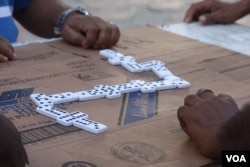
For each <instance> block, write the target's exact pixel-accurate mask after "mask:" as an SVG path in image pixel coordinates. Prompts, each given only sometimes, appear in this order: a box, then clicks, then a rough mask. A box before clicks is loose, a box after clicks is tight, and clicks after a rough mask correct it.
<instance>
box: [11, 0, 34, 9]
mask: <svg viewBox="0 0 250 167" xmlns="http://www.w3.org/2000/svg"><path fill="white" fill-rule="evenodd" d="M29 4H30V0H15V2H14V10H18V9H22V8H25V7H26V6H28V5H29Z"/></svg>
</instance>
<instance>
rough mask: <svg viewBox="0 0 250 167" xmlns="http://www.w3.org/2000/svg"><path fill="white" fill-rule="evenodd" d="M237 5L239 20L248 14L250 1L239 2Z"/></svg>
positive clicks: (242, 0)
mask: <svg viewBox="0 0 250 167" xmlns="http://www.w3.org/2000/svg"><path fill="white" fill-rule="evenodd" d="M236 4H237V3H236ZM238 5H239V7H238V8H239V10H240V16H239V17H240V18H241V17H244V16H246V15H247V14H249V13H250V0H241V1H239V2H238Z"/></svg>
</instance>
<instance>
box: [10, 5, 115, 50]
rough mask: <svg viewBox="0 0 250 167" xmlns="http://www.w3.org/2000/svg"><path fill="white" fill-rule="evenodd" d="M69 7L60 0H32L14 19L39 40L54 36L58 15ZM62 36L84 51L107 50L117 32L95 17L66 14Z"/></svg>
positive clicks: (111, 26)
mask: <svg viewBox="0 0 250 167" xmlns="http://www.w3.org/2000/svg"><path fill="white" fill-rule="evenodd" d="M68 8H69V7H68V6H66V5H65V4H63V3H62V2H61V1H60V0H31V4H30V5H29V6H28V7H27V8H25V9H23V10H20V11H16V12H15V18H16V19H17V20H18V21H19V22H20V23H21V24H22V25H24V27H25V28H27V29H28V30H29V31H31V32H33V33H35V34H36V35H39V36H42V37H47V38H50V37H55V36H56V35H55V34H54V27H55V26H57V24H58V19H59V17H60V15H61V13H62V12H63V11H64V10H66V9H68ZM61 35H62V37H63V39H64V40H65V41H67V42H69V43H71V44H74V45H78V46H82V47H83V48H85V49H87V48H94V49H100V48H109V47H112V46H113V45H115V44H116V43H117V42H118V41H119V38H120V30H119V28H118V27H117V26H116V25H115V24H110V23H109V22H106V21H104V20H103V19H101V18H99V17H96V16H86V15H82V14H80V13H78V12H73V13H71V14H69V15H68V16H67V17H66V18H65V20H64V23H63V26H62V31H61Z"/></svg>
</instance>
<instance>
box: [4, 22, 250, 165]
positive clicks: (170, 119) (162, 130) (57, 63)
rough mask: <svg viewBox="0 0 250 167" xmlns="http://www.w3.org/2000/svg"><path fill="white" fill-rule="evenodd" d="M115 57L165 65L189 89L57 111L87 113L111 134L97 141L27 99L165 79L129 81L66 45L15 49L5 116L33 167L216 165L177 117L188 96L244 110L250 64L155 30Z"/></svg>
mask: <svg viewBox="0 0 250 167" xmlns="http://www.w3.org/2000/svg"><path fill="white" fill-rule="evenodd" d="M113 49H114V50H117V51H118V52H121V53H123V54H127V55H132V56H134V57H135V58H136V60H137V62H144V61H147V60H161V61H164V62H165V63H166V67H167V68H168V69H169V70H170V71H172V72H173V74H174V75H176V76H179V77H182V78H184V79H185V80H188V81H189V82H190V83H191V87H190V88H186V89H173V90H164V91H158V92H155V93H149V94H143V93H141V92H134V93H129V94H124V95H123V96H122V97H120V98H117V99H112V100H111V99H97V100H91V101H85V102H71V103H65V104H59V105H57V107H59V108H62V109H64V110H66V111H68V112H72V111H82V112H85V113H87V114H88V115H89V117H90V119H92V120H95V121H97V122H100V123H103V124H105V125H107V126H108V130H107V131H106V132H104V133H102V134H99V135H94V134H91V133H89V132H86V131H83V130H80V129H78V128H75V127H73V126H70V127H64V126H62V125H59V124H57V123H56V121H55V120H53V119H50V118H47V117H45V116H43V115H40V114H38V113H37V112H36V111H35V108H36V106H35V104H33V103H32V102H31V100H30V99H29V95H30V94H32V93H44V94H46V95H50V94H55V93H62V92H69V91H70V92H78V91H83V90H88V89H93V87H94V86H95V85H99V84H108V85H114V84H120V83H125V82H129V81H130V80H134V79H142V80H145V81H154V80H159V78H158V77H157V76H156V75H155V74H154V73H153V72H143V73H131V72H128V71H127V70H125V69H124V68H122V67H121V66H112V65H110V64H109V63H108V62H107V60H103V59H101V58H100V56H99V51H98V50H84V49H82V48H80V47H75V46H71V45H69V44H66V43H64V42H62V41H55V42H49V43H43V44H29V45H26V46H21V47H16V53H17V55H18V60H16V61H11V62H7V63H3V64H1V65H0V69H1V70H0V76H1V79H0V91H1V92H2V93H1V96H0V112H1V114H4V115H5V116H6V117H8V118H9V119H10V120H12V121H13V123H14V124H15V125H16V127H17V128H18V130H19V131H20V133H21V135H22V139H23V143H24V145H25V148H26V150H27V153H28V156H29V159H30V166H31V167H45V166H46V167H70V166H88V167H118V166H119V167H128V166H129V167H135V166H136V167H138V166H148V167H149V166H154V167H166V166H169V167H171V166H172V167H183V166H185V167H194V166H203V165H206V164H208V163H210V162H212V160H210V159H207V158H205V157H203V156H202V155H201V154H200V153H199V152H198V150H197V149H196V147H195V145H194V144H193V143H192V141H191V140H190V139H189V138H188V136H187V135H186V134H185V133H184V132H183V131H182V130H181V128H180V126H179V123H178V120H177V117H176V111H177V109H178V107H180V106H181V105H182V104H183V99H184V97H185V96H186V95H188V94H192V93H195V92H196V91H197V90H198V89H200V88H209V89H212V90H213V91H214V92H215V93H221V92H223V93H228V94H230V95H232V96H233V97H234V98H235V100H236V101H237V103H238V105H239V106H241V105H242V104H243V103H245V102H246V101H247V100H249V92H250V86H249V85H250V73H249V71H250V66H249V64H250V59H249V57H246V56H244V55H241V54H239V53H236V52H232V51H229V50H225V49H222V48H220V47H217V46H213V45H209V44H205V43H201V42H198V41H195V40H192V39H188V38H185V37H181V36H178V35H175V34H171V33H168V32H165V31H162V30H159V29H157V28H155V27H150V26H145V27H137V28H132V29H127V30H123V31H122V37H121V40H120V42H119V43H118V45H117V46H115V47H114V48H113Z"/></svg>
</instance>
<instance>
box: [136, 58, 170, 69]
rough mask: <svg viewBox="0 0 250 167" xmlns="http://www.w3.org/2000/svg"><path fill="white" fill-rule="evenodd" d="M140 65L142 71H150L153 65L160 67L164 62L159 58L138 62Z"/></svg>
mask: <svg viewBox="0 0 250 167" xmlns="http://www.w3.org/2000/svg"><path fill="white" fill-rule="evenodd" d="M140 66H141V67H143V69H144V71H150V70H152V68H153V67H162V66H165V63H164V62H162V61H160V60H152V61H146V62H142V63H140Z"/></svg>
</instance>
